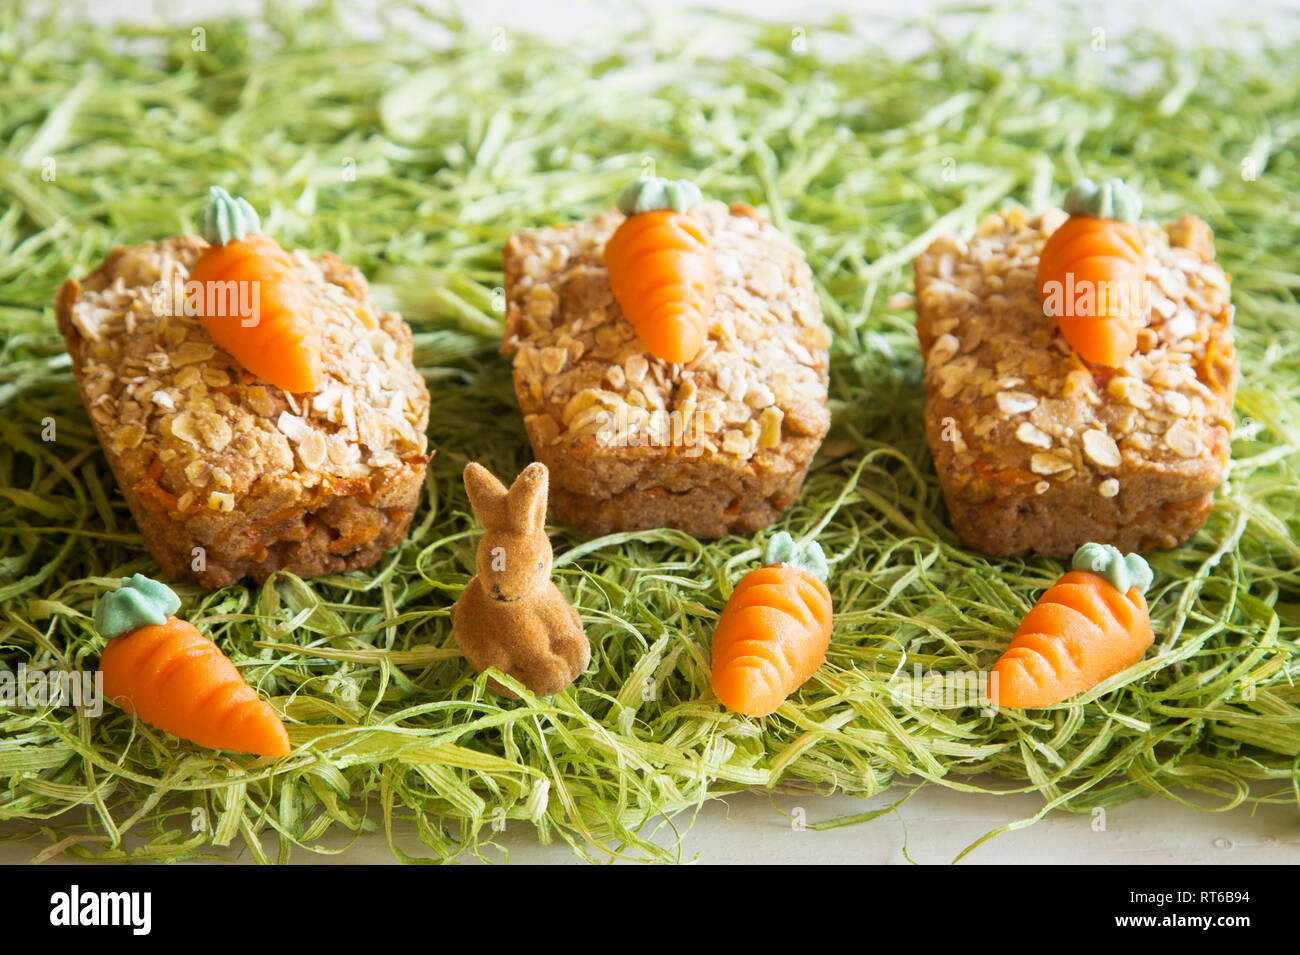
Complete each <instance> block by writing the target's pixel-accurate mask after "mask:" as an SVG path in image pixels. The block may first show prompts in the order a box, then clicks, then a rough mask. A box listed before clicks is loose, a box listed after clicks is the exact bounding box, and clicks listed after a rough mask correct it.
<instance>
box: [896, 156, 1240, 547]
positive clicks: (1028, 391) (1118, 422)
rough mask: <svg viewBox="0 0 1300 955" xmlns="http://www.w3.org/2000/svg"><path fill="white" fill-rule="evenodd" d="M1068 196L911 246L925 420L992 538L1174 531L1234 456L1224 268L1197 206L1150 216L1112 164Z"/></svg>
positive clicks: (960, 512) (1072, 542) (966, 519)
mask: <svg viewBox="0 0 1300 955" xmlns="http://www.w3.org/2000/svg"><path fill="white" fill-rule="evenodd" d="M1066 207H1067V209H1068V210H1069V211H1068V212H1063V211H1060V210H1051V211H1048V212H1045V213H1043V214H1042V215H1035V216H1030V215H1028V214H1027V213H1026V212H1025V211H1024V210H1023V209H1019V208H1011V209H1009V210H1007V211H1005V212H1003V213H1002V214H999V215H992V216H989V217H987V218H985V219H984V220H983V221H982V222H981V223H980V224H979V227H978V229H977V230H976V233H975V235H974V236H973V237H972V238H970V239H963V238H960V237H957V236H947V237H942V238H939V239H937V240H936V241H935V242H934V243H933V244H932V245H931V246H930V248H929V249H928V250H927V251H926V252H925V253H924V254H922V255H921V256H920V257H919V258H917V260H916V263H915V273H916V310H917V332H918V335H919V337H920V342H921V350H922V353H923V355H924V357H925V381H926V392H927V398H926V409H925V425H926V434H927V437H928V439H929V443H930V447H931V449H932V451H933V454H934V459H935V467H936V469H937V471H938V474H939V478H940V481H941V483H942V485H943V491H944V496H945V498H946V501H947V504H948V511H949V514H950V517H951V520H952V524H953V528H954V529H955V530H956V531H957V533H958V535H959V536H960V537H961V538H962V540H963V541H965V543H966V544H967V545H968V546H970V547H972V548H974V549H976V550H980V551H983V552H985V553H988V554H997V555H1012V554H1024V553H1037V554H1042V555H1045V556H1051V557H1062V558H1063V557H1069V556H1070V555H1071V554H1072V553H1074V551H1075V550H1076V549H1077V548H1079V547H1080V546H1081V545H1082V544H1084V543H1087V542H1089V541H1095V542H1099V543H1103V544H1110V545H1113V546H1115V547H1117V548H1119V549H1120V550H1122V551H1137V552H1142V551H1148V550H1152V549H1159V548H1166V547H1173V546H1175V545H1177V544H1179V543H1181V542H1182V541H1184V540H1185V539H1187V538H1188V537H1189V536H1191V535H1192V534H1193V533H1195V532H1196V531H1197V530H1198V529H1199V528H1200V527H1201V525H1202V524H1203V523H1204V521H1205V518H1206V515H1207V514H1208V513H1209V510H1210V505H1211V498H1212V494H1213V491H1214V489H1215V488H1216V487H1217V486H1218V485H1219V483H1220V482H1221V481H1222V479H1223V476H1224V473H1225V471H1226V469H1227V464H1228V457H1229V452H1230V442H1231V430H1232V402H1233V395H1234V392H1235V390H1236V385H1237V374H1238V372H1237V364H1236V360H1235V357H1234V350H1233V341H1232V321H1233V306H1232V304H1231V302H1230V300H1229V282H1228V277H1227V276H1226V275H1225V274H1224V272H1223V269H1222V268H1220V267H1219V265H1218V264H1217V263H1216V262H1215V260H1214V237H1213V234H1212V233H1211V231H1210V228H1209V227H1208V226H1207V225H1206V224H1205V223H1204V222H1202V221H1201V220H1199V219H1197V218H1195V217H1193V216H1190V215H1184V216H1183V217H1182V218H1180V219H1178V220H1177V221H1175V222H1171V223H1169V224H1167V225H1165V226H1163V227H1161V226H1157V225H1155V224H1154V223H1151V222H1147V221H1141V220H1140V218H1139V213H1140V203H1139V202H1138V200H1137V197H1136V196H1135V195H1133V194H1132V193H1131V191H1129V190H1127V189H1126V187H1124V186H1123V184H1122V183H1119V182H1118V181H1111V182H1107V183H1104V184H1102V186H1096V185H1093V184H1092V183H1090V182H1086V181H1085V182H1084V183H1082V184H1081V185H1080V186H1079V187H1076V189H1074V190H1072V191H1071V194H1070V195H1069V196H1067V202H1066ZM1127 220H1131V221H1127ZM1130 293H1131V294H1130Z"/></svg>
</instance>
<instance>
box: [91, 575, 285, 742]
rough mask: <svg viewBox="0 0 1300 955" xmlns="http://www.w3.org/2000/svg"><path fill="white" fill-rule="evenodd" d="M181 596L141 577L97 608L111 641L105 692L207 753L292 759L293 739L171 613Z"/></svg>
mask: <svg viewBox="0 0 1300 955" xmlns="http://www.w3.org/2000/svg"><path fill="white" fill-rule="evenodd" d="M179 608H180V599H179V598H178V597H177V596H176V594H175V593H174V592H173V591H172V590H171V588H169V587H167V586H166V585H165V584H161V583H159V582H158V581H156V580H151V579H149V578H148V577H145V576H143V575H141V574H136V575H135V576H134V577H131V578H129V579H125V578H124V579H123V581H122V587H121V589H120V590H115V591H113V592H111V593H107V594H105V595H104V596H103V597H101V598H100V599H99V602H98V603H97V604H96V606H95V626H96V628H97V629H98V630H99V632H100V634H101V635H103V636H104V637H106V638H108V646H106V647H105V648H104V652H103V654H102V655H101V656H100V661H99V669H100V672H101V673H102V674H103V677H104V695H105V696H107V697H108V699H109V700H111V701H112V702H114V703H116V704H117V705H118V706H120V707H122V709H124V710H126V711H127V712H128V713H134V714H135V715H136V716H138V717H139V718H140V719H141V720H143V721H144V722H146V723H148V724H149V725H151V726H156V727H158V728H159V729H161V730H165V731H166V732H168V733H172V734H174V735H176V736H179V737H181V738H182V739H187V740H190V741H191V742H194V743H197V744H199V745H200V746H206V747H208V748H210V749H228V750H232V751H235V752H241V753H255V754H257V755H259V756H287V755H288V753H289V734H288V733H287V732H286V731H285V728H284V723H282V722H281V721H280V718H279V717H278V716H277V715H276V713H275V710H273V709H272V708H271V706H270V704H268V703H266V702H265V701H263V700H262V699H260V698H259V697H258V695H257V692H256V691H255V690H254V689H253V688H252V687H250V686H249V685H248V684H247V683H245V682H244V679H243V677H241V676H240V675H239V671H238V670H236V669H235V665H234V664H233V663H231V662H230V660H229V659H228V658H227V657H226V655H225V654H223V653H222V652H221V651H220V650H219V649H217V645H216V644H215V643H213V642H212V641H211V640H209V639H208V638H207V637H205V636H203V634H201V633H199V631H198V630H197V629H196V628H195V627H194V625H193V624H191V623H188V622H186V621H184V620H180V619H178V618H176V617H174V616H172V614H173V613H175V611H176V610H178V609H179Z"/></svg>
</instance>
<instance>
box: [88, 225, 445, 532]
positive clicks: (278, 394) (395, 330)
mask: <svg viewBox="0 0 1300 955" xmlns="http://www.w3.org/2000/svg"><path fill="white" fill-rule="evenodd" d="M204 247H205V243H204V242H203V240H201V239H199V238H196V237H192V236H191V237H182V238H176V239H169V240H167V241H164V242H159V243H154V244H149V245H144V246H139V247H135V248H130V249H121V250H118V251H117V252H115V253H114V254H113V255H112V256H110V257H109V260H108V263H107V264H106V268H105V269H104V270H103V271H101V272H99V273H96V274H94V275H92V276H91V277H89V278H88V279H87V280H86V281H85V282H84V283H83V284H82V287H81V293H80V297H79V298H78V300H77V301H76V303H75V304H74V305H73V307H72V315H71V319H72V323H73V325H74V326H75V327H76V329H77V330H78V331H79V332H80V334H81V335H82V336H83V343H82V349H83V359H82V376H83V381H84V386H85V393H86V397H87V404H88V407H89V410H90V414H91V416H92V418H93V420H94V421H95V423H96V425H97V426H98V427H99V428H100V429H101V431H102V432H103V433H104V435H105V437H106V441H107V442H108V443H109V444H110V445H111V447H113V448H114V449H115V450H117V451H119V452H124V451H129V452H131V453H132V454H136V455H140V456H142V457H141V459H142V460H144V459H145V458H147V459H148V460H153V459H155V458H156V459H157V460H158V461H159V462H161V464H162V466H163V468H164V469H165V470H166V471H168V472H173V473H176V474H177V475H178V477H179V476H181V475H183V477H184V480H185V481H187V482H189V484H190V485H191V490H190V493H189V494H188V495H187V496H182V498H180V499H179V500H178V501H177V504H178V507H179V509H180V510H181V511H182V512H185V511H186V510H187V509H197V508H201V507H206V508H209V509H211V510H213V511H219V512H228V511H231V510H232V509H234V508H235V507H236V506H237V505H238V501H239V499H240V498H241V497H242V496H243V495H244V494H245V493H246V492H247V491H248V490H249V488H250V487H251V486H252V485H253V484H254V483H255V482H256V481H257V480H258V479H259V478H260V477H261V476H262V475H264V474H267V473H269V472H279V471H285V472H289V473H296V474H297V475H299V476H300V477H301V478H302V480H303V483H304V484H307V485H314V484H318V483H320V482H321V481H324V480H346V479H361V478H366V477H367V476H369V475H370V474H371V473H372V471H373V470H374V469H375V468H382V467H387V466H390V465H392V464H395V463H396V462H398V461H399V460H402V459H408V458H412V457H415V456H419V455H422V454H423V453H424V452H425V450H426V447H427V439H426V436H425V428H426V425H427V421H428V410H429V408H428V402H429V398H428V392H427V391H426V389H425V388H424V383H423V381H422V380H421V379H420V377H419V375H418V374H417V373H416V372H415V371H414V370H413V369H412V368H411V367H410V366H409V360H410V355H411V349H412V345H411V339H410V333H409V331H408V330H407V329H406V327H405V325H404V323H403V322H402V321H401V319H400V317H398V316H397V315H394V314H391V313H389V314H378V313H376V312H375V310H374V309H373V308H372V307H371V306H370V305H369V296H368V291H367V288H366V284H365V280H364V278H363V277H362V276H361V274H360V273H359V272H358V271H357V270H355V269H353V268H350V267H348V266H346V265H344V264H342V263H341V262H339V261H338V259H336V258H335V257H334V256H332V255H324V256H321V257H320V258H317V259H313V258H311V257H309V256H308V255H306V254H305V253H302V252H299V253H296V254H295V261H296V263H297V266H298V269H299V271H300V273H301V274H302V276H303V278H304V279H305V280H306V281H305V284H306V287H307V289H308V291H309V294H310V295H311V296H312V306H313V308H314V309H315V310H316V314H317V317H318V319H319V320H320V322H321V326H322V329H323V342H322V345H323V352H324V363H325V383H324V385H323V387H322V388H321V389H320V390H319V391H317V392H316V393H315V394H312V395H305V396H300V398H295V396H293V395H289V394H286V393H284V392H283V391H281V390H280V389H278V388H275V387H273V386H268V385H266V384H265V383H263V382H260V381H259V380H258V379H256V378H254V377H253V376H251V375H250V374H248V373H247V372H246V371H245V370H244V369H243V368H242V367H240V365H239V364H238V363H237V362H236V361H235V360H234V359H233V358H231V356H230V355H228V354H227V353H226V352H225V351H224V350H222V349H220V348H218V347H217V346H216V345H215V344H214V343H213V341H212V339H211V337H210V336H209V335H208V333H207V331H206V330H205V329H204V328H203V326H202V325H201V324H200V322H199V321H198V319H197V318H193V317H188V316H186V315H184V314H180V313H181V312H182V311H183V309H181V308H179V307H177V308H175V309H172V311H175V312H177V313H178V314H171V315H169V314H166V312H167V311H168V309H167V307H166V306H167V304H168V299H170V298H171V296H170V294H169V293H165V292H162V291H161V289H163V288H167V289H171V288H172V287H174V284H175V283H178V282H179V283H183V282H185V281H186V280H187V279H188V276H189V273H190V269H191V268H192V267H193V265H194V264H195V262H196V261H197V260H198V257H199V255H200V254H201V252H202V250H203V248H204ZM158 283H164V284H163V285H159V284H158ZM177 304H178V305H179V303H177ZM155 308H156V309H157V311H159V312H162V313H163V314H155ZM139 470H143V468H140V469H139ZM174 483H180V482H174ZM195 492H197V493H195Z"/></svg>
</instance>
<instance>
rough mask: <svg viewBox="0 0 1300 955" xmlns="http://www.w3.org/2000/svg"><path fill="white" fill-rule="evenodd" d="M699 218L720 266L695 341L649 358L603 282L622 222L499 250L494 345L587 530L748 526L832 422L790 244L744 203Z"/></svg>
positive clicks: (559, 489)
mask: <svg viewBox="0 0 1300 955" xmlns="http://www.w3.org/2000/svg"><path fill="white" fill-rule="evenodd" d="M697 215H698V216H699V218H700V219H701V222H702V223H703V225H704V227H705V228H706V229H707V230H708V232H709V235H710V237H711V240H712V244H713V248H714V255H715V258H716V261H717V265H718V295H717V299H716V301H715V307H714V313H713V316H712V319H711V327H710V331H709V340H708V342H707V343H706V345H705V348H704V351H703V352H702V353H701V355H700V356H699V357H698V358H696V359H695V360H694V361H692V362H690V363H688V364H686V365H672V364H668V363H666V362H662V361H660V360H658V359H656V358H654V357H653V356H652V355H650V354H649V353H647V352H646V351H645V349H644V347H643V346H642V345H641V342H640V340H639V339H638V338H637V337H636V335H635V333H634V332H633V330H632V328H631V326H630V325H629V324H628V322H627V321H626V320H625V319H624V318H623V315H622V312H621V311H620V310H619V308H618V304H617V303H616V302H615V301H614V298H613V294H612V293H611V292H610V289H609V280H608V275H607V273H606V270H605V266H604V244H605V241H606V240H607V239H608V237H609V236H610V234H611V233H612V232H613V231H614V229H615V228H617V226H618V224H619V223H620V222H621V221H622V218H623V217H622V216H621V215H619V214H618V213H614V212H611V213H605V214H603V215H600V216H598V217H596V218H595V219H593V220H591V221H590V222H582V223H577V224H574V225H570V226H563V227H557V228H545V229H530V230H526V231H523V232H520V233H517V234H516V235H514V236H512V237H511V239H510V241H509V242H508V243H507V245H506V249H505V266H504V271H505V282H506V301H507V323H506V333H505V337H504V341H503V344H502V351H503V352H504V353H505V354H508V355H511V356H512V357H513V359H514V381H515V390H516V393H517V395H518V397H519V404H520V407H521V409H522V411H523V413H524V425H525V428H526V429H527V431H528V436H529V439H530V440H531V442H532V445H533V451H534V454H535V456H536V457H537V459H538V460H539V461H541V462H543V463H544V464H546V466H547V467H548V468H549V469H550V471H551V480H552V491H551V501H552V505H553V508H554V510H555V513H556V515H557V516H558V517H559V518H560V519H561V520H563V521H564V522H566V523H569V524H572V525H574V526H576V527H579V528H581V529H583V530H584V531H586V532H587V533H590V534H601V533H608V532H612V531H622V530H639V529H645V528H651V527H675V528H679V529H681V530H685V531H687V532H688V533H690V534H693V535H695V536H697V537H706V538H707V537H718V536H721V535H722V534H726V533H729V532H739V533H751V532H753V531H755V530H758V529H760V528H762V527H764V526H766V525H767V524H769V523H771V521H772V520H773V519H775V517H776V516H777V515H778V514H779V513H780V512H781V511H782V510H783V509H785V508H786V507H788V506H789V504H790V503H791V502H792V501H793V500H794V498H795V497H796V496H797V495H798V492H799V488H800V487H801V485H802V483H803V479H804V476H805V474H806V472H807V469H808V465H809V463H810V462H811V460H812V458H813V456H814V455H815V454H816V452H817V448H818V447H819V446H820V445H821V441H822V438H823V437H824V436H825V434H826V430H827V428H828V427H829V424H830V414H829V411H828V410H827V406H826V387H827V375H828V369H829V358H828V355H827V348H828V346H829V343H830V336H829V333H828V331H827V329H826V326H825V324H824V323H823V322H822V318H821V311H820V307H819V303H818V301H817V296H816V293H815V291H814V289H813V285H812V276H811V273H810V272H809V270H808V266H807V264H806V263H805V262H804V259H803V256H802V254H801V253H800V252H799V251H798V250H797V249H796V248H795V247H794V246H793V245H791V244H790V242H789V241H788V240H786V239H785V237H784V236H782V235H781V234H780V233H779V232H778V231H777V230H776V229H775V228H774V227H773V226H771V225H770V224H769V223H767V222H764V221H763V220H761V219H759V218H758V217H757V215H756V214H755V213H754V211H753V210H752V209H750V208H748V207H745V206H742V205H737V206H733V207H731V208H730V209H728V208H727V207H726V206H723V205H722V204H721V203H716V202H711V203H706V204H705V205H704V206H703V207H701V208H700V210H698V212H697Z"/></svg>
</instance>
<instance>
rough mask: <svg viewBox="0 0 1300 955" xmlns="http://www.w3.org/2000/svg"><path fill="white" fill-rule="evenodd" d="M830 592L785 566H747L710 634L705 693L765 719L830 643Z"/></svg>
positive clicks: (815, 664) (812, 577) (809, 671)
mask: <svg viewBox="0 0 1300 955" xmlns="http://www.w3.org/2000/svg"><path fill="white" fill-rule="evenodd" d="M831 620H832V608H831V595H830V591H829V590H828V589H827V588H826V584H825V583H823V582H822V581H821V579H819V578H818V577H817V576H816V575H814V574H813V573H811V572H809V571H808V570H805V569H803V568H801V567H795V566H792V565H790V564H774V565H768V566H766V567H760V568H758V569H757V570H753V571H750V572H749V573H748V574H747V575H745V577H744V578H743V579H742V580H741V581H740V583H739V584H737V585H736V589H735V590H734V591H733V592H732V594H731V598H730V599H729V600H728V601H727V605H726V607H725V608H723V611H722V616H721V617H720V618H719V619H718V627H717V630H715V631H714V634H713V677H712V683H713V692H714V694H715V695H716V696H717V697H718V699H719V700H721V701H722V703H723V704H724V705H725V706H726V707H727V708H728V709H731V710H734V711H735V712H737V713H743V714H745V715H746V716H767V715H768V714H770V713H773V712H775V711H776V709H777V708H778V707H779V706H780V705H781V704H782V702H784V701H785V699H786V698H787V697H789V695H790V694H791V693H793V692H794V691H795V690H797V689H798V688H799V687H801V686H802V685H803V684H804V683H805V682H807V680H808V678H809V677H811V676H812V675H813V673H814V672H815V671H816V670H817V668H818V667H819V666H821V665H822V663H823V662H824V661H825V659H826V649H827V648H828V647H829V646H830V642H831Z"/></svg>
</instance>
